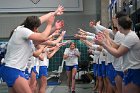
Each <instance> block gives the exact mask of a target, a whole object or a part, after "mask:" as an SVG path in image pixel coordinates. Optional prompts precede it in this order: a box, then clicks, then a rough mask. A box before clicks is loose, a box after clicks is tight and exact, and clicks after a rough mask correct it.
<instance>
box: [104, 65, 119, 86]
mask: <svg viewBox="0 0 140 93" xmlns="http://www.w3.org/2000/svg"><path fill="white" fill-rule="evenodd" d="M116 75H117V72H116V71H115V69H114V67H113V65H112V63H109V64H108V65H107V67H106V76H107V77H108V78H109V81H110V83H111V84H112V85H113V86H115V77H116Z"/></svg>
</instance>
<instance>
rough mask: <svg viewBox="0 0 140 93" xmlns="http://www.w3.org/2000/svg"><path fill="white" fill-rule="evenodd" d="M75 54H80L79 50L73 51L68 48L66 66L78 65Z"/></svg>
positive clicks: (65, 53) (66, 50)
mask: <svg viewBox="0 0 140 93" xmlns="http://www.w3.org/2000/svg"><path fill="white" fill-rule="evenodd" d="M75 53H79V50H78V49H77V48H75V49H73V50H71V49H70V48H66V49H65V52H64V55H68V56H69V57H68V58H67V59H66V60H65V62H66V66H73V65H78V57H77V56H76V55H75Z"/></svg>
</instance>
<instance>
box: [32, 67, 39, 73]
mask: <svg viewBox="0 0 140 93" xmlns="http://www.w3.org/2000/svg"><path fill="white" fill-rule="evenodd" d="M32 71H33V72H34V73H36V74H38V72H37V71H36V66H34V67H32V69H31V72H32Z"/></svg>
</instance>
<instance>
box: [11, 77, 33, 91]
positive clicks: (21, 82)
mask: <svg viewBox="0 0 140 93" xmlns="http://www.w3.org/2000/svg"><path fill="white" fill-rule="evenodd" d="M13 88H14V90H15V91H16V93H32V91H31V89H30V87H29V84H28V81H27V80H26V79H25V78H23V77H20V76H19V77H18V78H17V79H16V81H15V84H14V86H13Z"/></svg>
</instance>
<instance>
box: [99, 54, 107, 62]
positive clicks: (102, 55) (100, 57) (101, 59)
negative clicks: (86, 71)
mask: <svg viewBox="0 0 140 93" xmlns="http://www.w3.org/2000/svg"><path fill="white" fill-rule="evenodd" d="M102 61H106V56H105V55H104V53H103V51H101V52H100V55H99V64H102Z"/></svg>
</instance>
